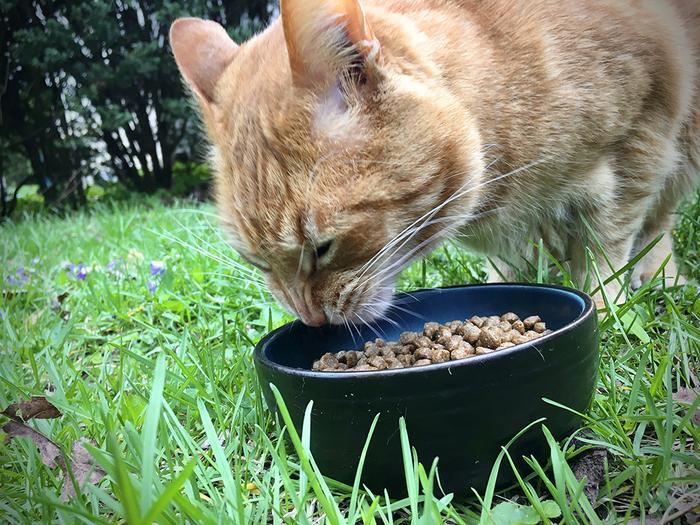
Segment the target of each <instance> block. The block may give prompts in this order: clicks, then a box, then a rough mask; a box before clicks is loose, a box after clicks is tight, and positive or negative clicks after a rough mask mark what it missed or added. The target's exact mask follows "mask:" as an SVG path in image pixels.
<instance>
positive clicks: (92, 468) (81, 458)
mask: <svg viewBox="0 0 700 525" xmlns="http://www.w3.org/2000/svg"><path fill="white" fill-rule="evenodd" d="M85 443H89V444H91V445H95V443H93V442H90V441H88V440H85V439H78V440H76V441H74V442H73V447H72V450H71V457H70V466H67V467H66V468H64V474H65V475H64V477H63V488H62V489H61V501H67V500H69V499H71V498H74V497H75V486H74V485H73V479H75V482H76V483H77V484H78V488H79V489H80V490H81V491H83V490H84V487H85V484H86V483H91V484H93V485H96V484H97V483H99V482H100V480H101V479H102V478H104V477H105V474H106V473H105V471H104V470H102V469H101V468H100V467H98V466H97V465H95V460H94V459H93V457H92V456H91V455H90V453H89V452H88V451H87V450H86V449H85V446H84V445H85ZM69 469H70V470H69ZM69 472H70V473H72V474H73V476H72V477H71V476H70V474H69Z"/></svg>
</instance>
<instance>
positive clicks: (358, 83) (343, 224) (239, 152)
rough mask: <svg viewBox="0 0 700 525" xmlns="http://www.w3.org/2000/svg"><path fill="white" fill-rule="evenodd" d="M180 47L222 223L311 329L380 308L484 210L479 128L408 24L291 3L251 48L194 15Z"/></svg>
mask: <svg viewBox="0 0 700 525" xmlns="http://www.w3.org/2000/svg"><path fill="white" fill-rule="evenodd" d="M368 7H369V6H368ZM171 45H172V48H173V52H174V55H175V58H176V60H177V62H178V66H179V68H180V71H181V72H182V75H183V77H184V79H185V80H186V81H187V83H188V85H189V86H190V88H191V89H192V91H193V92H194V94H195V95H196V98H197V100H198V103H199V107H200V109H201V114H202V117H203V121H204V124H205V126H206V130H207V133H208V135H209V139H210V141H211V145H212V160H213V166H214V170H215V177H216V179H215V191H216V199H217V203H218V206H219V210H220V215H221V219H222V223H223V225H224V228H225V229H226V231H227V232H228V233H229V235H230V238H231V242H232V244H233V246H234V248H235V249H236V250H237V251H238V252H239V253H240V254H241V256H242V257H243V258H244V259H245V260H247V261H249V262H250V263H251V264H253V265H255V266H257V267H258V268H260V269H261V270H262V272H263V274H264V275H265V277H266V280H267V283H268V285H269V287H270V290H271V291H272V292H273V294H274V295H275V296H276V297H277V298H278V299H279V300H280V302H281V303H283V304H284V305H285V306H286V307H287V308H289V309H290V310H293V311H294V312H296V314H298V315H299V317H300V318H301V319H302V321H303V322H305V323H306V324H309V325H320V324H323V323H325V322H331V323H342V322H344V321H345V320H347V321H349V322H353V323H358V322H359V321H360V320H364V321H366V320H368V319H372V318H375V317H377V316H380V315H381V314H382V313H383V312H384V311H385V310H386V308H387V307H388V303H389V301H390V298H391V293H392V289H393V285H394V282H395V279H396V276H397V274H398V273H399V271H400V270H401V269H403V268H404V267H405V266H406V265H407V264H408V263H409V262H410V261H411V260H413V259H415V258H416V257H418V256H420V255H422V254H424V253H425V252H426V251H427V250H429V249H430V248H434V247H435V245H436V243H437V242H439V241H440V240H442V239H444V238H445V237H446V236H447V235H449V234H450V233H454V232H453V231H452V230H453V227H454V226H455V225H456V224H459V223H460V222H461V219H462V218H464V216H466V215H468V214H469V213H471V212H472V211H473V210H474V209H475V207H476V203H477V199H478V192H477V191H465V190H467V189H472V188H474V187H475V186H476V184H475V183H476V182H477V180H478V177H479V175H480V173H481V172H482V170H483V165H482V157H481V154H480V151H481V147H480V143H479V137H478V134H477V132H476V128H475V125H474V123H473V122H472V121H471V119H470V118H469V115H468V112H467V111H465V109H464V108H463V107H461V106H460V104H459V103H458V102H457V101H456V100H455V99H454V97H453V96H452V95H450V94H449V92H448V91H447V90H446V89H445V87H444V86H443V85H442V84H441V82H440V81H439V78H440V77H441V74H440V71H439V70H437V69H436V66H435V64H434V63H433V61H432V58H431V56H430V55H431V53H433V52H435V51H434V50H433V49H432V48H431V42H430V41H429V40H428V39H427V38H426V37H425V36H422V35H419V34H417V33H416V31H415V30H414V28H412V27H411V26H410V25H408V26H407V25H406V24H405V21H404V20H403V19H401V18H396V17H395V16H394V15H391V14H389V13H386V12H384V11H382V10H381V9H380V8H373V9H369V8H368V10H367V11H363V9H362V7H361V6H360V5H359V4H358V3H357V2H356V0H317V1H311V0H283V1H282V4H281V20H280V19H278V20H277V21H275V22H273V23H272V24H271V26H270V27H268V29H267V30H265V31H264V32H262V33H261V34H259V35H257V36H255V37H254V38H252V39H250V40H249V41H247V42H245V43H244V44H242V45H240V46H238V45H236V44H235V43H234V42H233V41H232V40H231V39H230V38H229V36H228V35H227V34H226V31H225V30H224V29H223V28H222V27H221V26H220V25H218V24H216V23H215V22H211V21H204V20H199V19H193V18H186V19H180V20H178V21H176V22H175V23H174V24H173V27H172V29H171Z"/></svg>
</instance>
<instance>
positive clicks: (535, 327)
mask: <svg viewBox="0 0 700 525" xmlns="http://www.w3.org/2000/svg"><path fill="white" fill-rule="evenodd" d="M532 329H533V330H534V331H535V332H537V333H538V334H541V333H542V332H544V331H545V330H546V329H547V327H546V326H545V325H544V323H543V322H541V321H540V322H539V323H535V324H534V325H532Z"/></svg>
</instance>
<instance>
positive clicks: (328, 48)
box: [280, 0, 381, 88]
mask: <svg viewBox="0 0 700 525" xmlns="http://www.w3.org/2000/svg"><path fill="white" fill-rule="evenodd" d="M280 11H281V15H282V25H283V27H284V38H285V42H286V44H287V55H288V56H289V65H290V68H291V71H292V79H293V82H294V84H296V85H297V86H300V87H305V88H313V87H328V85H329V84H332V83H334V82H335V81H336V79H337V76H338V75H339V74H342V72H343V70H344V69H347V68H348V67H352V66H357V65H360V66H361V68H362V70H364V71H365V72H367V68H368V66H369V65H371V64H377V63H378V62H379V60H380V52H381V50H380V45H379V41H378V40H377V38H376V37H375V36H374V32H373V31H372V28H371V27H370V25H369V23H368V21H367V18H366V17H365V13H364V10H363V9H362V5H361V4H360V1H359V0H280ZM358 60H359V64H358Z"/></svg>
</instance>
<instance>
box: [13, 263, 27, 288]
mask: <svg viewBox="0 0 700 525" xmlns="http://www.w3.org/2000/svg"><path fill="white" fill-rule="evenodd" d="M15 273H16V274H17V279H19V281H20V282H21V283H22V284H24V283H26V282H28V281H29V274H28V273H27V272H26V271H25V270H24V267H23V266H20V267H19V268H17V271H16V272H15Z"/></svg>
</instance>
